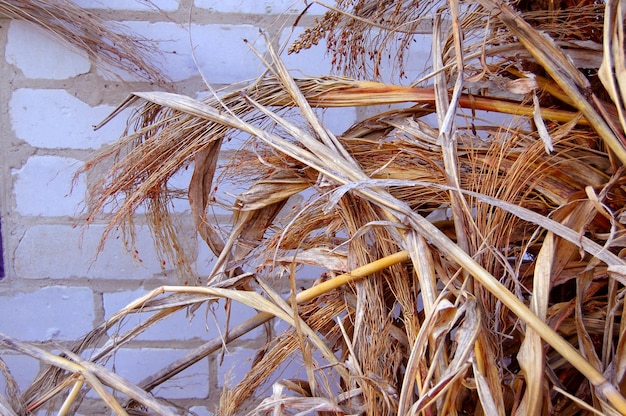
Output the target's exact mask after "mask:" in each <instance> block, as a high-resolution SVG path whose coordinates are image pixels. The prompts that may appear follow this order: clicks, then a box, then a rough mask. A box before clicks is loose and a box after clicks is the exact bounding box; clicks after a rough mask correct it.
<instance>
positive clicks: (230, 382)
mask: <svg viewBox="0 0 626 416" xmlns="http://www.w3.org/2000/svg"><path fill="white" fill-rule="evenodd" d="M255 355H256V350H252V349H248V348H233V347H230V348H228V351H227V352H225V353H224V358H223V360H222V363H221V365H220V366H219V368H218V370H217V383H218V385H220V386H224V385H226V386H228V387H233V386H235V385H237V383H239V382H240V381H241V380H243V378H244V377H245V375H246V374H247V373H248V371H250V368H251V367H252V361H253V360H254V356H255Z"/></svg>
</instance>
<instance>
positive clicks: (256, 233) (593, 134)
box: [0, 0, 626, 415]
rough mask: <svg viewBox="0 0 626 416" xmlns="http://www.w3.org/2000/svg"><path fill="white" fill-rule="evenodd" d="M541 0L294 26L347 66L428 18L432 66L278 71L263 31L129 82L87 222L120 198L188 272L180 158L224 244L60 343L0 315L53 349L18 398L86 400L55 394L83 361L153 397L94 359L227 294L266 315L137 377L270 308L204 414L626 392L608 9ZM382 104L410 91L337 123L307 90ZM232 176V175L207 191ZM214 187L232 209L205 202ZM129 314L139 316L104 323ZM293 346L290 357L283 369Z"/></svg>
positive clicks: (101, 160) (211, 346) (531, 407)
mask: <svg viewBox="0 0 626 416" xmlns="http://www.w3.org/2000/svg"><path fill="white" fill-rule="evenodd" d="M548 5H549V7H542V8H539V9H537V8H535V7H532V8H529V7H528V4H527V3H519V4H517V5H516V6H515V7H516V8H514V7H512V6H511V5H509V4H507V3H504V2H500V1H492V0H479V2H478V3H476V4H474V3H467V2H465V3H463V4H459V3H458V2H456V1H454V0H450V1H449V2H447V3H445V4H443V3H439V2H437V3H433V2H420V3H419V4H418V3H415V2H408V1H407V2H376V1H340V2H338V4H337V5H336V6H335V7H334V8H333V9H331V10H330V11H329V15H328V16H327V19H326V20H325V21H324V24H325V25H326V26H324V27H322V26H319V25H318V26H319V27H316V28H313V29H312V30H311V31H310V32H308V33H309V35H308V36H310V39H309V40H308V41H307V38H306V36H305V37H304V38H302V40H301V42H303V43H302V44H301V45H300V47H306V46H307V42H310V43H311V44H314V43H315V41H316V40H318V38H319V37H320V36H327V37H328V39H331V40H332V39H335V40H337V39H342V36H345V37H346V39H345V41H346V42H349V43H350V45H351V47H354V48H356V49H351V50H350V51H344V52H345V55H344V58H342V59H345V60H343V61H341V65H343V66H345V68H348V69H350V71H351V73H352V74H353V75H354V74H360V75H361V76H364V74H365V73H363V72H360V71H361V70H362V69H363V68H362V65H361V64H362V62H361V61H359V59H361V57H359V56H356V59H357V60H356V61H353V60H351V59H354V58H355V56H353V55H355V54H356V55H359V54H361V53H362V52H363V50H362V49H358V48H371V47H372V45H378V46H381V48H383V47H385V45H384V42H385V41H386V40H387V39H390V38H388V37H385V36H387V35H381V36H379V37H376V36H378V35H373V33H374V30H375V31H376V33H377V34H379V33H386V32H385V31H387V32H388V33H393V34H394V36H396V35H397V36H400V39H404V38H407V39H409V38H410V36H411V35H412V34H413V33H414V29H412V26H410V24H413V22H414V21H415V22H417V21H418V20H419V19H422V18H430V17H433V19H434V20H433V21H434V24H433V39H434V50H435V51H437V54H436V55H437V56H436V57H437V59H434V60H433V73H432V76H431V77H428V78H427V79H432V84H430V85H420V84H415V85H408V86H405V85H393V84H390V83H385V82H373V81H359V80H357V79H352V78H347V77H339V76H327V77H317V78H315V77H311V78H294V77H293V76H292V75H291V74H290V73H289V72H288V71H287V69H286V68H285V66H284V64H283V62H282V60H281V58H280V57H279V56H278V55H277V54H276V52H275V51H274V50H273V49H271V48H270V49H269V55H268V56H267V57H266V62H267V66H268V68H267V71H266V73H265V74H264V75H263V76H261V77H259V79H257V80H255V81H253V82H251V83H249V84H245V85H237V86H233V87H232V88H230V89H227V90H224V91H218V92H216V93H214V94H210V95H208V98H205V99H192V98H189V97H186V96H181V95H176V94H171V93H166V92H142V93H135V94H133V95H131V96H130V97H129V98H128V100H127V101H126V102H124V103H122V105H121V106H120V110H122V109H124V108H126V107H128V106H129V105H137V104H139V105H140V110H139V111H138V112H137V113H136V114H135V116H134V118H133V120H132V123H131V125H132V128H131V129H129V131H128V132H127V134H126V135H125V136H124V137H122V138H121V139H120V140H119V141H118V142H116V143H114V144H112V145H111V146H109V147H108V148H106V149H104V150H103V151H101V152H100V153H99V154H98V155H96V156H95V157H94V159H93V160H92V161H90V162H89V163H88V164H87V165H86V166H85V168H84V171H85V172H90V171H91V170H92V169H98V168H99V167H100V168H102V166H104V167H106V169H105V173H106V174H105V175H102V176H101V181H100V182H97V183H94V185H93V187H92V189H91V193H90V195H89V198H88V201H87V202H88V204H87V206H88V213H87V214H88V215H87V218H88V222H90V221H94V220H95V219H97V218H99V216H100V215H101V211H102V209H103V207H105V206H107V204H110V203H112V202H115V201H117V202H118V209H117V210H116V211H115V213H114V214H113V215H112V216H111V217H110V218H109V219H110V225H109V229H108V231H109V232H110V231H112V230H113V229H115V228H116V227H123V228H124V229H125V230H126V231H127V232H128V235H131V236H132V232H133V228H132V225H133V221H134V218H136V210H137V208H138V207H140V206H142V205H145V206H146V207H147V215H146V220H147V221H149V222H151V224H152V229H153V231H154V232H155V238H156V239H157V240H158V241H159V245H158V248H159V249H160V250H162V251H163V255H164V256H165V257H167V258H169V259H171V261H173V262H174V261H175V262H176V264H178V265H179V266H180V269H181V273H182V274H183V275H184V276H185V277H184V278H185V279H186V280H187V281H188V282H191V283H193V282H195V281H196V280H197V278H200V276H196V275H195V274H194V272H193V267H192V264H191V261H189V260H188V259H186V257H185V253H184V251H181V250H179V248H178V247H179V243H178V240H177V239H180V236H178V235H177V233H176V230H175V228H173V227H171V226H170V224H172V221H173V218H172V213H171V212H170V211H169V210H168V201H169V200H170V199H171V198H173V197H174V196H175V194H174V193H172V192H171V190H170V189H169V187H168V183H169V179H170V178H171V177H172V176H173V175H174V174H176V173H177V172H179V171H180V170H181V169H187V168H189V169H193V175H192V178H191V181H190V184H189V188H188V198H189V203H190V206H191V215H192V218H193V222H194V224H195V226H196V229H197V231H198V234H199V236H200V237H201V239H202V240H203V241H204V242H205V243H206V244H207V245H208V247H209V248H210V249H211V250H212V251H213V252H214V254H215V256H216V258H217V263H216V265H215V268H214V270H213V271H212V272H211V274H210V275H209V276H202V277H201V278H202V283H203V284H202V285H198V286H193V285H190V286H164V287H161V288H159V289H156V290H155V291H153V292H151V293H149V294H147V295H146V296H144V297H142V298H141V299H137V300H136V301H135V302H133V303H132V304H130V305H129V306H127V307H126V308H125V309H123V310H122V311H120V312H119V313H118V314H116V315H115V316H113V317H111V318H110V319H109V320H108V321H107V322H105V323H103V324H102V325H101V326H100V327H98V328H96V329H94V331H92V332H91V333H90V334H88V335H87V336H85V337H84V338H83V339H81V340H79V341H78V342H77V343H76V344H75V345H74V346H72V348H69V349H67V350H64V352H63V353H64V354H63V356H61V357H59V358H58V360H59V361H54V360H57V359H53V358H51V357H50V356H47V355H41V354H40V353H39V352H38V351H36V350H30V349H27V348H26V347H25V346H24V345H22V344H20V343H18V342H16V341H15V340H11V339H9V338H8V337H3V338H2V340H0V342H2V345H3V346H4V347H5V348H11V349H14V350H16V351H20V352H22V353H25V354H28V355H31V356H37V357H39V358H40V359H41V360H45V361H46V362H49V363H50V364H52V367H51V368H50V369H48V370H47V371H46V372H44V373H42V374H41V375H40V377H39V378H38V380H37V381H36V383H35V384H34V385H33V386H32V387H31V388H30V389H29V390H28V391H26V392H25V393H24V395H23V397H22V402H23V403H25V406H26V408H27V409H29V410H31V411H34V410H36V409H39V408H40V407H41V406H44V405H46V404H49V403H54V400H57V402H58V403H60V402H64V403H66V404H67V406H70V407H72V406H73V407H72V408H80V400H81V399H80V398H81V396H80V395H79V394H75V395H73V394H69V395H67V396H65V398H64V399H63V401H61V400H60V399H57V397H59V396H60V393H62V392H68V391H74V390H77V389H78V388H79V385H78V383H79V382H80V383H86V384H87V385H88V386H89V388H91V389H94V390H96V392H98V394H100V397H102V400H104V401H105V402H106V403H107V404H108V405H109V406H110V408H111V409H114V410H116V411H118V412H121V410H120V409H119V407H118V405H121V406H122V407H125V408H126V409H128V408H131V407H132V408H133V409H135V408H137V407H141V406H143V407H145V408H146V409H153V410H155V411H163V412H165V411H166V410H162V409H161V410H156V409H157V407H155V406H158V405H163V403H162V402H157V403H155V402H152V401H149V400H148V399H147V397H146V396H143V395H141V394H140V392H139V391H137V390H135V389H133V388H131V386H128V385H125V384H123V383H121V382H120V384H119V385H118V384H117V380H116V379H114V378H112V376H111V375H110V374H109V373H107V372H105V371H100V370H99V368H100V367H101V366H102V365H103V364H104V363H105V362H106V360H107V359H109V358H110V357H111V356H112V355H114V354H115V352H116V350H117V349H118V348H121V347H122V346H123V345H125V344H126V343H128V342H130V341H132V340H133V339H134V338H135V337H136V336H137V335H138V334H140V333H142V332H143V331H145V330H146V329H147V328H149V327H152V326H155V325H158V324H159V322H160V321H162V320H163V319H168V317H170V316H172V315H173V314H176V313H184V311H185V310H188V309H191V310H196V309H197V308H199V307H203V305H206V304H215V303H216V302H223V300H221V299H226V300H228V302H238V303H241V304H243V305H248V306H251V307H253V308H254V309H256V310H257V311H258V315H256V316H254V317H253V318H251V319H249V320H248V321H246V322H243V323H242V324H240V325H238V326H235V327H228V328H223V332H222V336H221V337H219V338H216V339H214V340H212V341H209V342H206V343H205V344H203V345H202V346H199V347H198V348H197V349H195V350H194V351H192V352H190V353H189V354H187V355H186V356H184V357H182V358H180V359H179V360H177V361H175V362H172V363H171V364H170V365H168V366H167V367H164V368H160V369H154V373H153V374H152V375H151V376H150V377H148V378H146V379H145V380H143V381H141V382H140V383H138V384H137V386H136V387H137V388H138V389H139V390H140V391H143V392H146V391H147V392H151V391H153V389H155V387H157V386H159V385H160V384H161V383H163V382H165V381H166V380H169V379H171V378H172V377H173V376H175V375H176V374H178V373H179V372H181V371H182V370H184V369H185V368H187V367H189V366H191V365H193V364H194V363H196V362H198V361H199V360H201V359H203V358H204V357H206V356H208V355H209V354H213V353H217V352H218V351H219V350H220V349H222V348H223V347H224V346H225V345H228V344H229V343H230V342H232V341H234V340H236V339H237V338H238V337H241V336H242V335H244V334H247V333H249V332H250V331H251V330H253V329H254V328H259V327H262V326H263V325H264V324H265V323H267V322H269V321H270V320H272V319H275V318H278V319H280V320H281V321H283V322H284V325H283V328H286V329H284V331H283V332H282V333H280V334H272V333H271V332H270V333H269V334H270V337H269V338H268V340H267V343H266V345H264V346H263V347H262V348H260V349H259V351H258V354H257V356H256V357H255V359H254V361H253V362H252V363H251V368H250V370H249V372H248V373H247V374H246V375H245V376H244V377H243V379H242V380H239V381H238V382H237V383H235V384H233V385H225V386H224V391H223V394H222V398H221V401H220V403H219V404H218V403H214V404H215V406H216V407H217V409H216V412H218V414H220V415H231V414H242V412H244V410H243V409H244V408H245V409H248V411H249V412H250V413H249V414H253V415H254V414H269V413H272V414H285V415H286V414H310V413H314V412H320V414H368V415H407V414H411V415H412V414H425V415H431V414H433V415H434V414H437V415H447V414H457V413H467V414H481V413H482V414H490V415H491V414H494V415H495V414H499V415H504V414H563V415H578V414H588V413H589V412H595V413H598V414H624V413H626V399H625V398H624V395H623V394H624V391H625V390H624V388H625V387H624V386H625V378H624V375H625V373H626V370H625V369H626V366H625V365H624V363H623V356H624V354H623V348H624V345H626V341H625V335H624V334H625V333H626V332H625V331H624V326H623V323H622V320H621V316H622V311H623V309H624V302H623V299H624V288H625V286H626V272H625V270H626V267H625V266H626V264H625V261H624V258H623V256H624V249H625V248H626V239H625V238H624V236H625V224H626V221H624V218H625V216H626V214H625V208H624V206H625V202H626V188H624V184H625V180H626V177H625V175H624V171H625V170H624V167H623V164H624V161H626V156H625V155H626V148H625V146H624V143H626V141H624V139H623V138H624V130H623V120H622V119H623V116H622V113H623V103H622V102H621V101H620V96H621V95H620V92H619V91H620V88H621V87H620V85H621V84H620V82H621V81H620V79H619V77H620V76H621V72H620V71H621V70H622V68H621V66H620V65H621V64H620V63H619V62H618V61H619V60H620V59H621V58H623V49H624V45H623V37H622V36H621V25H620V24H618V22H621V20H620V19H621V17H620V16H623V10H622V9H621V8H620V7H621V3H619V4H618V3H617V2H616V3H614V2H612V1H608V2H606V4H595V3H594V4H582V5H580V10H581V12H580V13H574V12H573V11H572V7H573V5H571V4H569V3H567V2H560V3H558V4H556V2H549V4H548ZM530 9H532V10H530ZM605 10H606V11H607V13H606V16H605V14H604V13H605ZM437 15H439V17H437ZM605 18H606V19H607V21H608V22H609V25H608V26H606V27H604V28H603V30H604V32H605V33H610V34H612V36H613V35H615V34H616V35H617V36H613V37H612V38H611V40H610V41H607V40H606V39H605V40H604V42H600V39H599V38H598V33H599V32H598V31H597V30H596V29H593V30H591V29H590V28H591V23H590V22H597V23H598V24H597V26H598V27H599V26H601V22H602V21H603V19H605ZM622 20H623V19H622ZM409 22H411V23H410V24H409ZM555 22H558V25H556V24H555ZM394 28H395V32H394ZM316 36H317V38H316ZM587 38H588V39H587ZM587 40H588V41H589V42H587ZM381 42H382V43H381ZM269 43H270V42H268V44H269ZM600 43H601V44H602V48H604V49H601V50H602V52H603V53H604V55H603V58H602V59H600V60H597V61H596V60H594V59H587V60H585V61H584V65H585V66H579V65H583V64H581V61H577V60H576V59H571V56H572V55H571V54H570V53H571V49H572V48H570V47H571V46H572V45H576V47H577V48H578V47H579V48H582V49H587V48H589V50H592V49H593V50H595V49H594V48H597V45H598V44H600ZM331 44H332V42H331ZM335 44H336V43H335ZM409 44H410V42H409V43H407V45H409ZM472 45H481V46H480V47H479V48H478V49H476V46H472ZM566 45H570V47H566ZM294 48H295V49H297V48H298V47H297V46H295V47H294ZM295 49H294V50H295ZM355 51H356V52H355ZM619 51H622V52H619ZM344 52H341V53H344ZM609 52H610V55H608V54H609ZM588 65H591V67H590V66H588ZM593 65H596V67H594V66H593ZM600 65H602V67H600ZM589 69H592V70H593V71H589ZM594 71H595V72H594ZM597 71H600V73H601V75H600V78H601V82H594V80H593V79H592V78H593V77H594V76H595V75H594V74H595V73H597ZM603 85H605V86H606V90H605V89H604V87H603ZM607 91H608V93H607ZM392 103H395V104H397V103H405V106H404V107H403V108H398V109H392V110H388V111H386V112H382V113H380V114H376V115H373V116H371V117H370V118H368V119H365V120H361V121H360V122H359V123H357V124H355V125H353V126H352V127H350V128H349V129H348V130H346V131H344V132H342V133H341V134H338V133H337V132H332V131H330V129H329V128H327V126H325V125H324V124H323V122H322V119H321V118H320V116H319V110H318V108H324V107H353V106H376V105H380V104H392ZM433 119H435V120H436V121H433ZM231 139H232V140H239V139H241V144H240V146H239V148H238V150H236V151H232V146H231V147H229V148H225V146H224V145H225V143H228V141H229V140H231ZM224 181H230V182H232V183H236V184H237V186H238V187H240V188H241V189H242V191H241V192H239V193H238V194H236V195H231V196H228V195H225V194H223V193H220V189H221V187H222V184H223V182H224ZM176 195H178V194H176ZM178 196H179V195H178ZM298 197H299V198H300V200H301V202H298V203H297V204H296V203H294V202H293V201H294V199H295V198H298ZM229 198H230V199H229ZM225 207H226V208H228V209H230V210H231V212H232V216H231V223H230V226H229V227H224V226H219V224H217V223H216V221H214V216H213V215H212V214H211V212H212V210H217V209H221V210H223V209H224V208H225ZM305 266H308V267H305ZM310 266H314V267H315V268H313V269H312V268H311V267H310ZM281 293H288V295H287V296H286V297H285V296H284V295H283V296H281ZM135 313H148V314H150V318H149V319H146V320H144V321H143V323H142V324H141V325H138V326H136V327H134V328H132V329H130V330H128V331H127V332H125V333H118V334H116V335H115V336H113V337H109V335H107V331H108V330H109V329H110V328H114V327H115V325H116V323H118V322H119V321H120V320H122V319H124V318H125V317H127V316H130V315H132V314H135ZM89 348H97V350H96V353H94V354H93V355H92V356H91V359H90V360H89V361H86V360H84V359H79V358H80V357H79V356H78V355H79V354H80V353H81V352H83V351H85V350H87V349H89ZM292 362H297V363H298V365H299V366H300V367H301V368H302V371H301V372H300V374H298V375H297V376H295V375H293V374H282V373H281V369H283V368H284V367H285V366H286V365H287V364H288V363H292ZM94 366H95V367H94ZM268 384H271V387H272V388H271V389H267V388H265V389H264V388H263V387H268ZM100 385H106V386H109V387H111V388H113V389H115V390H117V391H118V392H120V395H122V396H123V397H125V398H126V400H127V401H126V402H122V401H112V400H110V398H109V396H107V395H106V392H102V393H101V391H102V389H101V388H100ZM72 386H74V387H73V390H72ZM81 389H82V390H79V391H83V392H84V391H86V387H81ZM261 392H266V393H265V394H263V393H261ZM164 399H167V398H166V397H165V398H164ZM116 400H118V399H116ZM57 406H60V404H57ZM133 411H134V410H133ZM167 411H173V410H172V409H168V410H167ZM121 414H123V413H121ZM163 414H166V413H163Z"/></svg>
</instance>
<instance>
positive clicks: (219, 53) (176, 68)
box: [111, 22, 266, 84]
mask: <svg viewBox="0 0 626 416" xmlns="http://www.w3.org/2000/svg"><path fill="white" fill-rule="evenodd" d="M123 23H124V24H125V25H126V26H128V28H129V29H130V30H132V31H133V32H135V33H138V34H141V35H142V36H145V37H146V38H148V39H152V40H154V41H155V42H157V43H158V46H159V49H160V50H161V51H162V52H163V57H162V61H163V62H162V63H161V64H159V63H156V65H157V66H158V67H159V68H160V69H161V70H162V71H163V73H164V75H166V76H168V77H170V78H171V79H172V80H174V81H180V80H183V79H187V78H189V77H193V76H197V75H199V74H200V71H201V72H202V73H203V74H204V76H205V77H206V79H207V80H208V82H210V83H212V84H230V83H233V82H238V81H242V80H246V79H250V78H255V77H257V76H258V75H259V74H260V72H261V71H262V70H263V66H262V64H261V61H260V60H259V59H258V58H257V57H256V55H255V54H254V53H253V52H252V51H251V50H250V48H249V47H248V46H247V45H246V44H245V43H244V41H243V39H248V40H249V41H250V42H253V43H254V44H255V45H256V48H257V49H258V50H259V51H260V52H261V53H263V52H265V50H266V46H265V43H264V42H263V39H262V38H260V35H259V31H258V29H257V28H256V27H254V26H252V25H228V24H223V25H220V24H208V25H197V24H193V25H191V32H189V30H188V29H189V28H188V27H187V26H185V27H183V26H181V25H177V24H175V23H169V22H154V23H151V22H123ZM191 44H193V48H194V51H195V56H196V59H197V62H198V65H196V63H195V62H194V59H193V56H192V53H191V46H190V45H191ZM198 66H199V68H200V69H198ZM111 71H113V72H114V73H116V74H119V75H120V76H121V77H122V79H126V80H131V79H133V77H132V76H131V75H129V74H124V73H120V71H119V70H115V69H112V70H111Z"/></svg>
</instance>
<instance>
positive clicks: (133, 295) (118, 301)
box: [103, 290, 261, 341]
mask: <svg viewBox="0 0 626 416" xmlns="http://www.w3.org/2000/svg"><path fill="white" fill-rule="evenodd" d="M147 292H148V291H144V290H135V291H125V292H118V293H105V294H104V295H103V298H104V313H105V318H106V319H108V318H109V317H111V316H112V315H114V314H115V313H117V312H118V311H120V310H121V309H123V308H124V307H125V306H126V305H128V304H129V303H131V302H132V301H135V300H136V299H139V298H140V297H141V296H143V295H145V294H146V293H147ZM224 303H225V302H223V301H220V302H219V303H213V304H212V305H211V311H208V310H207V306H206V304H205V305H203V306H201V307H200V308H199V309H197V310H196V311H195V312H194V315H193V316H188V315H187V311H186V310H181V311H178V312H176V313H175V314H172V315H170V316H169V317H168V318H166V319H164V320H162V321H160V322H159V323H158V324H156V325H155V326H153V327H151V328H150V329H148V330H146V332H144V333H142V334H141V335H139V336H138V337H137V338H136V339H137V340H141V341H160V340H181V341H182V340H185V341H186V340H192V339H203V340H210V339H213V338H218V337H220V334H223V333H224V331H225V328H226V318H227V314H226V310H225V308H224ZM230 307H231V311H230V321H229V327H230V328H233V327H235V326H237V325H239V324H240V323H242V322H244V321H246V320H247V319H249V318H252V317H253V316H255V315H256V311H255V310H254V309H252V308H250V307H248V306H245V305H241V304H239V303H236V302H232V303H231V306H230ZM151 315H152V313H143V314H133V315H129V316H128V317H126V318H125V319H124V321H123V322H122V323H121V325H117V326H115V327H114V328H112V329H111V331H110V333H111V334H113V333H119V334H122V333H124V332H126V331H129V330H130V329H132V328H133V327H135V326H136V325H138V324H140V323H141V322H142V321H144V320H146V319H147V318H148V317H149V316H151ZM259 335H261V329H255V330H253V331H251V332H250V333H248V334H246V335H244V336H242V337H241V338H240V339H241V340H250V339H255V338H257V337H258V336H259Z"/></svg>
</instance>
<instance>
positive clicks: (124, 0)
mask: <svg viewBox="0 0 626 416" xmlns="http://www.w3.org/2000/svg"><path fill="white" fill-rule="evenodd" d="M74 3H76V4H77V5H78V6H80V7H84V8H88V9H105V10H133V11H154V10H162V11H165V12H170V11H174V10H176V9H178V6H179V1H178V0H75V1H74Z"/></svg>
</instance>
